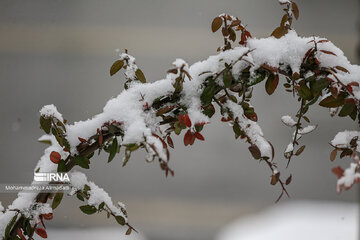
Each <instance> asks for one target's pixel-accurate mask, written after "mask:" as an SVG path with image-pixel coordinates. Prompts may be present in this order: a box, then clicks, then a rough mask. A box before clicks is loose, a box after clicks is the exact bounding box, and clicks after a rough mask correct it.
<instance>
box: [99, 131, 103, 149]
mask: <svg viewBox="0 0 360 240" xmlns="http://www.w3.org/2000/svg"><path fill="white" fill-rule="evenodd" d="M103 142H104V137H103V135H102V132H101V133H100V135H99V146H100V147H101V146H102V144H103Z"/></svg>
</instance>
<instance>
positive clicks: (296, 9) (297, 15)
mask: <svg viewBox="0 0 360 240" xmlns="http://www.w3.org/2000/svg"><path fill="white" fill-rule="evenodd" d="M291 4H292V8H291V11H292V12H293V14H294V17H295V19H296V20H298V18H299V8H298V6H297V4H296V3H295V2H293V1H292V2H291Z"/></svg>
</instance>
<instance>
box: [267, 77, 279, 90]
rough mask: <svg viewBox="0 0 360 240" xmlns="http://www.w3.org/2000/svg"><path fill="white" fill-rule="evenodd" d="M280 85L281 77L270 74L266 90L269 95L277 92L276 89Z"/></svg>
mask: <svg viewBox="0 0 360 240" xmlns="http://www.w3.org/2000/svg"><path fill="white" fill-rule="evenodd" d="M278 83H279V75H274V74H270V76H269V77H268V79H267V80H266V83H265V90H266V92H267V94H269V95H271V94H273V93H274V92H275V89H276V87H277V85H278Z"/></svg>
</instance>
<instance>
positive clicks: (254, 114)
mask: <svg viewBox="0 0 360 240" xmlns="http://www.w3.org/2000/svg"><path fill="white" fill-rule="evenodd" d="M245 117H247V118H248V119H250V120H251V121H254V122H257V121H258V117H257V114H256V113H253V114H246V113H245Z"/></svg>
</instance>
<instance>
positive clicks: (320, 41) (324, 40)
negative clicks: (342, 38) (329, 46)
mask: <svg viewBox="0 0 360 240" xmlns="http://www.w3.org/2000/svg"><path fill="white" fill-rule="evenodd" d="M324 42H329V40H327V39H323V40H319V41H318V43H324Z"/></svg>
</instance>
